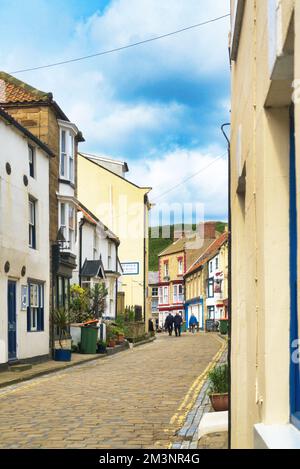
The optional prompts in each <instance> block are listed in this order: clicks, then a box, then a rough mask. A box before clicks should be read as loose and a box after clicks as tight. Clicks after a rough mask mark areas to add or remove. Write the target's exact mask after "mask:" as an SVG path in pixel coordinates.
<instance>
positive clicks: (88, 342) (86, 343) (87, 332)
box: [80, 326, 99, 354]
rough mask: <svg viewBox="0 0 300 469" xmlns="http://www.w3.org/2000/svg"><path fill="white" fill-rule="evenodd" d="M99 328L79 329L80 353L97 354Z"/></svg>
mask: <svg viewBox="0 0 300 469" xmlns="http://www.w3.org/2000/svg"><path fill="white" fill-rule="evenodd" d="M98 329H99V327H91V326H88V327H82V328H81V344H80V352H81V353H87V354H96V353H97V340H98Z"/></svg>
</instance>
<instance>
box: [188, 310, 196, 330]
mask: <svg viewBox="0 0 300 469" xmlns="http://www.w3.org/2000/svg"><path fill="white" fill-rule="evenodd" d="M197 326H198V321H197V318H196V316H195V315H194V314H193V313H192V315H191V317H190V322H189V328H190V331H192V333H193V334H195V330H196V327H197Z"/></svg>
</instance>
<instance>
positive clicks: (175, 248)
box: [158, 238, 187, 257]
mask: <svg viewBox="0 0 300 469" xmlns="http://www.w3.org/2000/svg"><path fill="white" fill-rule="evenodd" d="M186 242H187V239H186V238H179V239H177V241H174V243H172V244H170V246H168V247H167V248H166V249H164V250H163V251H162V252H160V253H159V254H158V256H159V257H160V256H168V255H169V254H176V253H177V252H182V251H184V248H185V243H186Z"/></svg>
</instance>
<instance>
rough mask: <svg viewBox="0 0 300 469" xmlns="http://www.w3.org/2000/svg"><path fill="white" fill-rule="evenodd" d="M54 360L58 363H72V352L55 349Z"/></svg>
mask: <svg viewBox="0 0 300 469" xmlns="http://www.w3.org/2000/svg"><path fill="white" fill-rule="evenodd" d="M53 358H54V360H55V361H57V362H70V361H71V350H65V349H62V348H61V349H55V350H54V357H53Z"/></svg>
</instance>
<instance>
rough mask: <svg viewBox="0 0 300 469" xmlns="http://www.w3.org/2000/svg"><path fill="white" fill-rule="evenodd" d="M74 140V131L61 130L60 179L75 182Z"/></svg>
mask: <svg viewBox="0 0 300 469" xmlns="http://www.w3.org/2000/svg"><path fill="white" fill-rule="evenodd" d="M74 138H75V134H74V131H73V130H72V129H68V128H63V127H62V128H61V129H60V177H61V178H62V179H65V180H67V181H70V182H74V149H75V144H74Z"/></svg>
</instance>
